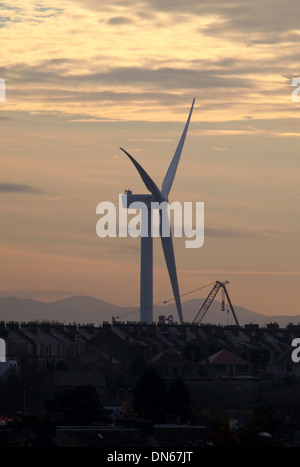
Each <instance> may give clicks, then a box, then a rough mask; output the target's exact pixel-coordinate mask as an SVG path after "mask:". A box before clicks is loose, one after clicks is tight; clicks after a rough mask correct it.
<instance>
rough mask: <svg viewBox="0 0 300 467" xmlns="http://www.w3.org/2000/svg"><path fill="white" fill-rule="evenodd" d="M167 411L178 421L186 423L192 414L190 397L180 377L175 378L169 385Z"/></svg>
mask: <svg viewBox="0 0 300 467" xmlns="http://www.w3.org/2000/svg"><path fill="white" fill-rule="evenodd" d="M168 401H169V402H168V404H169V408H168V412H169V413H170V414H171V415H173V416H175V418H176V420H177V421H178V422H179V423H186V422H187V421H188V419H189V418H190V416H191V414H192V408H191V397H190V393H189V390H188V388H187V386H186V385H185V384H184V382H183V380H182V378H176V379H175V380H174V381H172V383H171V384H170V387H169V397H168Z"/></svg>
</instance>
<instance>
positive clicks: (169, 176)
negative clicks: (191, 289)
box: [161, 99, 195, 197]
mask: <svg viewBox="0 0 300 467" xmlns="http://www.w3.org/2000/svg"><path fill="white" fill-rule="evenodd" d="M194 103H195V99H193V103H192V107H191V110H190V113H189V116H188V119H187V122H186V124H185V127H184V130H183V133H182V135H181V138H180V141H179V143H178V146H177V149H176V151H175V153H174V156H173V159H172V161H171V164H170V165H169V168H168V170H167V173H166V175H165V178H164V181H163V183H162V187H161V192H162V194H163V195H164V196H166V197H168V195H169V193H170V190H171V187H172V185H173V181H174V178H175V174H176V170H177V167H178V163H179V159H180V156H181V152H182V149H183V145H184V142H185V137H186V134H187V131H188V128H189V124H190V120H191V116H192V112H193V108H194Z"/></svg>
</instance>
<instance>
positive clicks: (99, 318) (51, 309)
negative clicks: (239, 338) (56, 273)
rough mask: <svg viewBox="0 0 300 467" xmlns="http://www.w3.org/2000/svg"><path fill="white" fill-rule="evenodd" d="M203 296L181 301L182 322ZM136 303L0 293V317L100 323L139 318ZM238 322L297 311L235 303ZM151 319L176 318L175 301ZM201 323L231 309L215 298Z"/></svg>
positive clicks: (223, 318) (282, 318)
mask: <svg viewBox="0 0 300 467" xmlns="http://www.w3.org/2000/svg"><path fill="white" fill-rule="evenodd" d="M203 301H204V298H201V299H198V298H197V299H191V300H188V301H186V302H183V303H182V309H183V315H184V321H185V322H192V321H193V319H194V318H195V317H196V315H197V313H198V311H199V309H200V307H201V305H202V303H203ZM138 309H139V307H138V306H136V307H122V306H118V305H114V304H112V303H109V302H106V301H104V300H101V299H99V298H95V297H91V296H88V295H72V296H69V297H65V298H63V299H60V300H54V301H50V302H44V301H41V300H35V299H31V298H19V297H11V296H10V297H0V321H19V322H26V321H27V322H28V321H59V322H77V323H80V324H81V323H94V324H95V325H99V324H102V323H103V322H105V321H108V322H111V321H112V317H115V318H116V317H119V318H118V319H119V320H124V321H127V320H128V321H138V320H139V312H138ZM234 310H235V313H236V315H237V319H238V321H239V324H240V325H242V326H243V325H244V324H248V323H255V324H259V325H261V326H265V325H266V324H267V323H271V322H277V323H278V324H279V325H280V326H283V327H284V326H286V325H287V324H289V323H294V324H298V323H299V322H300V315H299V314H298V315H272V316H270V315H264V314H262V313H257V312H254V311H251V310H248V309H247V308H244V307H242V306H234ZM153 314H154V320H155V321H158V317H159V315H166V316H169V315H173V317H174V322H177V311H176V307H175V304H167V305H164V306H160V307H154V313H153ZM202 322H203V323H210V324H221V325H226V324H235V321H234V319H233V316H232V314H231V312H229V313H228V312H227V311H225V312H224V311H221V303H220V302H218V301H217V300H214V302H213V303H212V305H211V307H210V309H209V310H208V311H207V313H206V315H205V316H204V318H203V321H202Z"/></svg>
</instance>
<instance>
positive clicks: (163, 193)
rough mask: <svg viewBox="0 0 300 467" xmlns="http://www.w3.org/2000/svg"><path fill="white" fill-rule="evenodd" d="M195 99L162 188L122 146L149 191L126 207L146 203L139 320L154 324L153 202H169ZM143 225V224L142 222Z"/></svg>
mask: <svg viewBox="0 0 300 467" xmlns="http://www.w3.org/2000/svg"><path fill="white" fill-rule="evenodd" d="M194 103H195V99H193V102H192V106H191V109H190V113H189V116H188V119H187V122H186V124H185V127H184V130H183V133H182V135H181V138H180V141H179V143H178V146H177V149H176V151H175V153H174V156H173V159H172V161H171V163H170V165H169V168H168V170H167V173H166V175H165V178H164V180H163V183H162V187H161V190H160V189H159V188H158V187H157V185H156V184H155V183H154V181H153V180H152V178H151V177H150V176H149V175H148V174H147V172H146V171H145V170H144V169H143V167H142V166H141V165H140V164H139V163H138V162H137V161H136V160H135V159H134V158H133V157H132V156H131V155H130V154H129V153H128V152H127V151H125V149H123V148H120V149H121V150H122V151H123V152H124V153H125V154H126V155H127V156H128V157H129V159H130V160H131V162H132V163H133V164H134V166H135V167H136V169H137V171H138V172H139V174H140V176H141V178H142V180H143V182H144V184H145V185H146V188H147V189H148V190H149V191H150V193H151V195H149V194H144V195H140V194H132V193H131V192H130V193H128V194H127V205H126V206H124V207H126V208H130V205H131V204H132V203H134V202H143V203H144V204H145V205H146V206H147V217H148V223H147V225H148V235H147V236H141V275H140V321H141V322H145V323H148V324H151V323H152V321H153V238H152V212H151V203H153V202H158V203H162V202H164V201H165V202H167V203H168V202H169V199H168V197H169V193H170V190H171V187H172V184H173V181H174V178H175V174H176V170H177V166H178V163H179V159H180V156H181V152H182V149H183V145H184V141H185V137H186V134H187V131H188V127H189V123H190V119H191V115H192V112H193V108H194ZM159 215H160V232H159V233H160V238H161V243H162V249H163V252H164V256H165V261H166V265H167V269H168V273H169V277H170V281H171V285H172V290H173V294H174V298H175V303H176V308H177V312H178V317H179V322H180V324H182V323H183V316H182V309H181V301H180V294H179V287H178V280H177V272H176V264H175V256H174V249H173V241H172V233H171V229H170V230H169V235H168V236H164V235H163V234H162V233H163V232H162V221H163V220H164V222H165V221H166V219H168V216H164V217H163V212H162V209H160V210H159ZM141 223H143V217H141ZM141 229H142V226H141Z"/></svg>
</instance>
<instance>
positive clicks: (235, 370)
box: [199, 349, 253, 378]
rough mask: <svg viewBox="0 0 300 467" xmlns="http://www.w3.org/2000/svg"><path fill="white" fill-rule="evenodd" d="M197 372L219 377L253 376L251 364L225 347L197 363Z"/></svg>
mask: <svg viewBox="0 0 300 467" xmlns="http://www.w3.org/2000/svg"><path fill="white" fill-rule="evenodd" d="M199 367H200V368H199V373H202V374H204V375H205V376H213V377H221V378H245V377H252V376H253V368H252V364H251V363H249V362H248V361H247V360H244V359H243V358H241V357H239V356H238V355H235V354H234V353H232V352H230V351H229V350H227V349H222V350H219V352H216V353H214V354H212V355H210V356H209V357H208V358H207V359H205V360H203V361H201V362H200V363H199Z"/></svg>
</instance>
